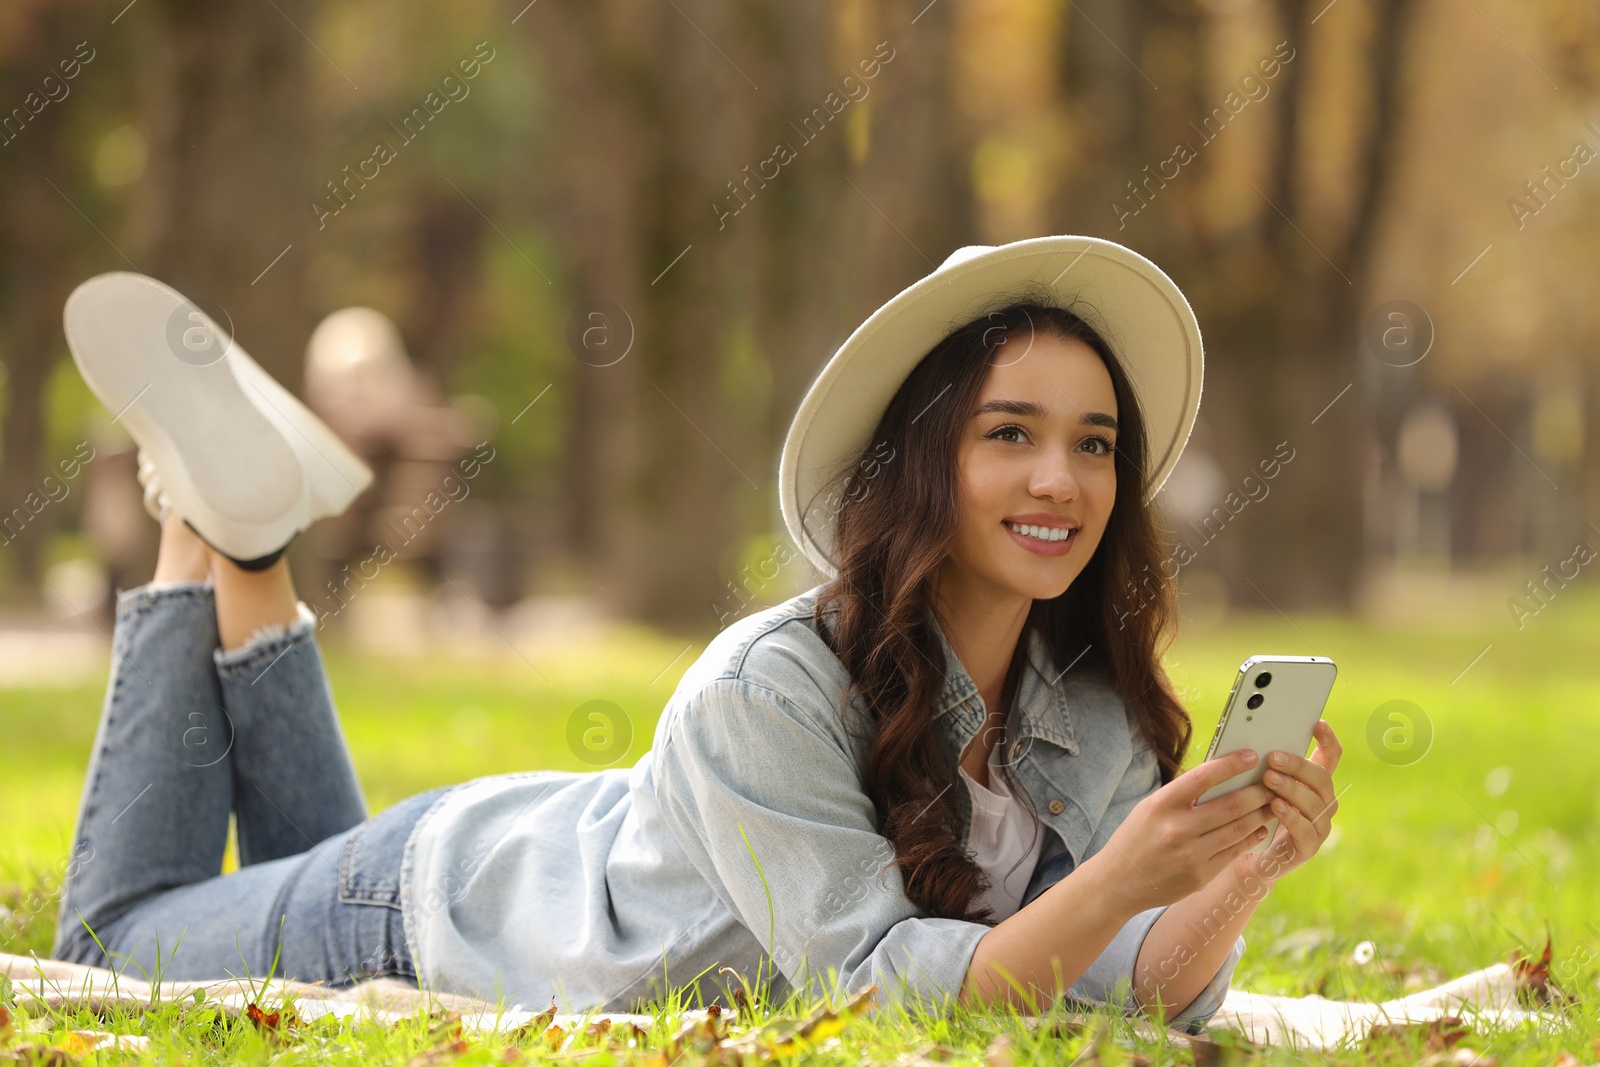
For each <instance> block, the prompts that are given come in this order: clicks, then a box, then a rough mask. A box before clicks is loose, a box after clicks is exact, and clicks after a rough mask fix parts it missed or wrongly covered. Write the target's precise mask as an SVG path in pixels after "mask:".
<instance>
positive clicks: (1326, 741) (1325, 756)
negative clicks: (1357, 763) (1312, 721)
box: [1311, 719, 1344, 774]
mask: <svg viewBox="0 0 1600 1067" xmlns="http://www.w3.org/2000/svg"><path fill="white" fill-rule="evenodd" d="M1311 736H1312V737H1314V738H1316V740H1317V750H1316V751H1315V752H1313V753H1312V754H1311V758H1312V759H1313V760H1315V761H1316V763H1317V766H1319V767H1321V768H1322V769H1323V770H1325V771H1327V772H1328V773H1329V774H1332V773H1333V769H1334V768H1335V767H1337V766H1339V757H1340V756H1343V755H1344V746H1343V745H1341V744H1339V738H1338V737H1336V736H1335V735H1334V732H1333V727H1332V726H1330V725H1329V724H1328V720H1327V719H1318V720H1317V725H1315V726H1313V727H1312V728H1311Z"/></svg>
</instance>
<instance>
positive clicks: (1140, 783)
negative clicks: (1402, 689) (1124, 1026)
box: [1067, 715, 1245, 1034]
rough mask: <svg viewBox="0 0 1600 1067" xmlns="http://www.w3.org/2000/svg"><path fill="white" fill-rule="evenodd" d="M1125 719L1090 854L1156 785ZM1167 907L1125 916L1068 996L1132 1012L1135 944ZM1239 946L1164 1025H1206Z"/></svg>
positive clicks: (1133, 727)
mask: <svg viewBox="0 0 1600 1067" xmlns="http://www.w3.org/2000/svg"><path fill="white" fill-rule="evenodd" d="M1128 722H1129V727H1128V733H1129V740H1130V742H1131V745H1132V750H1133V756H1132V759H1130V761H1129V763H1128V769H1127V771H1126V772H1125V773H1124V775H1123V777H1122V781H1121V782H1119V783H1118V784H1117V788H1116V791H1115V792H1114V793H1113V795H1112V797H1111V801H1110V803H1109V805H1108V806H1107V809H1106V813H1105V815H1104V817H1103V818H1102V819H1101V820H1100V825H1099V826H1098V827H1097V828H1096V832H1095V835H1094V840H1093V845H1092V846H1091V850H1090V853H1089V854H1090V855H1093V854H1094V853H1095V852H1098V851H1100V849H1102V848H1104V847H1105V843H1106V842H1107V841H1108V840H1110V838H1111V835H1112V834H1113V833H1115V832H1116V829H1117V827H1119V826H1121V825H1122V822H1123V820H1124V819H1126V818H1127V817H1128V815H1129V814H1130V813H1131V812H1132V811H1133V808H1134V806H1135V805H1136V804H1138V803H1139V802H1140V801H1141V800H1143V799H1144V798H1145V797H1147V796H1149V795H1150V794H1151V793H1153V792H1155V791H1156V790H1157V789H1159V788H1161V768H1160V764H1159V762H1158V761H1157V759H1156V756H1155V753H1154V752H1153V751H1151V749H1150V746H1149V744H1148V742H1146V741H1145V739H1144V735H1143V734H1142V733H1141V732H1140V731H1139V729H1138V726H1137V724H1136V723H1135V722H1134V720H1133V718H1132V716H1131V715H1130V716H1129V718H1128ZM1166 910H1167V905H1165V904H1163V905H1160V906H1159V907H1154V908H1149V909H1147V910H1145V911H1141V912H1140V913H1139V914H1137V915H1135V916H1134V917H1133V918H1131V919H1129V920H1128V921H1127V923H1125V924H1124V925H1123V927H1122V929H1121V930H1119V931H1117V934H1116V936H1115V937H1113V938H1112V939H1111V943H1110V944H1109V945H1107V946H1106V949H1105V951H1104V952H1102V953H1101V954H1100V957H1099V958H1098V959H1096V960H1095V961H1094V963H1092V964H1090V965H1089V969H1088V970H1087V971H1085V972H1084V973H1083V975H1082V977H1080V978H1079V979H1078V981H1077V982H1075V983H1073V985H1072V986H1071V987H1070V988H1069V989H1068V990H1067V995H1068V996H1069V997H1072V998H1074V999H1077V1000H1081V1001H1089V1002H1094V1003H1098V1004H1116V1005H1118V1006H1119V1007H1121V1008H1122V1010H1123V1011H1125V1012H1127V1011H1132V1010H1133V1004H1132V996H1131V987H1132V983H1133V971H1134V967H1135V966H1136V964H1137V963H1138V959H1139V949H1140V948H1141V947H1143V945H1144V939H1145V937H1146V936H1147V935H1148V934H1149V933H1150V928H1151V927H1153V926H1154V925H1155V924H1156V920H1157V919H1159V918H1161V915H1162V913H1163V912H1165V911H1166ZM1244 948H1245V940H1244V938H1243V937H1242V936H1241V937H1239V938H1238V939H1237V940H1236V941H1235V942H1234V946H1233V950H1232V951H1231V952H1230V953H1229V954H1228V957H1227V959H1225V960H1224V961H1223V962H1222V965H1221V966H1220V967H1218V968H1217V973H1216V974H1215V975H1214V976H1213V977H1212V979H1211V981H1210V983H1209V984H1207V985H1206V987H1205V988H1204V989H1203V990H1201V991H1200V993H1199V995H1198V996H1196V997H1195V999H1194V1000H1193V1001H1192V1002H1191V1003H1189V1004H1188V1005H1187V1006H1186V1007H1185V1008H1184V1009H1183V1011H1181V1012H1179V1013H1178V1014H1177V1015H1174V1016H1173V1017H1172V1018H1170V1019H1168V1020H1167V1025H1168V1026H1173V1027H1178V1026H1181V1027H1182V1028H1183V1029H1184V1030H1186V1031H1187V1032H1189V1033H1192V1034H1198V1033H1200V1032H1201V1031H1202V1030H1203V1029H1204V1028H1205V1024H1206V1022H1207V1021H1208V1020H1209V1019H1210V1018H1211V1016H1213V1015H1215V1014H1216V1013H1217V1011H1218V1010H1219V1009H1221V1007H1222V1001H1223V998H1224V997H1226V996H1227V993H1228V987H1229V985H1230V983H1231V982H1232V980H1233V972H1234V968H1235V967H1236V966H1238V963H1239V958H1240V957H1241V956H1242V955H1243V954H1244Z"/></svg>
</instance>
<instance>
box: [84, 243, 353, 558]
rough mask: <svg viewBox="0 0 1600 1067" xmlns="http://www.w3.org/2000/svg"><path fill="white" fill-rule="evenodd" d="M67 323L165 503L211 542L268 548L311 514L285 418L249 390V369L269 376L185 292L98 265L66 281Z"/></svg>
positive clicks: (242, 549) (244, 552)
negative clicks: (99, 269)
mask: <svg viewBox="0 0 1600 1067" xmlns="http://www.w3.org/2000/svg"><path fill="white" fill-rule="evenodd" d="M63 322H64V326H65V329H66V335H67V344H68V347H69V348H70V349H71V350H72V357H73V360H74V362H76V363H77V365H78V370H79V371H80V372H81V373H82V375H83V378H84V381H85V382H86V383H88V385H89V388H90V389H91V390H92V391H93V392H94V394H95V395H96V396H97V397H99V399H100V401H101V402H102V403H104V404H105V405H106V407H107V408H109V409H110V410H111V411H112V412H113V415H114V418H113V421H120V422H121V423H122V424H123V425H124V426H126V427H127V429H128V432H129V433H130V434H131V435H132V436H133V438H134V440H135V441H137V442H138V444H139V446H140V447H141V448H143V449H144V450H145V452H146V454H147V456H148V457H149V459H150V460H151V462H153V463H154V464H155V466H156V469H157V470H158V471H159V472H160V477H161V484H162V490H163V491H164V492H165V494H166V496H167V499H168V501H169V503H170V504H171V506H172V508H173V510H174V511H176V512H177V513H178V514H179V515H181V516H182V517H183V518H185V519H187V520H189V522H190V523H191V524H192V525H193V526H194V527H195V528H196V529H197V530H198V531H199V532H200V533H201V535H202V536H204V537H205V539H206V540H207V541H209V542H210V543H211V544H212V545H214V546H215V547H217V548H218V549H219V550H221V551H222V552H224V553H226V554H227V555H229V556H233V557H235V558H237V559H253V558H257V557H260V556H265V555H267V554H268V553H271V552H273V551H275V550H277V549H279V548H282V547H283V546H284V545H285V544H286V543H288V541H289V540H290V539H291V538H292V537H293V536H294V535H295V534H296V533H298V532H299V531H301V530H303V529H304V528H305V527H307V526H309V525H310V524H311V522H312V521H313V519H314V518H315V517H317V516H315V515H314V514H313V512H312V501H311V496H312V494H311V493H310V491H309V487H308V485H307V477H306V476H305V474H304V473H303V469H302V466H301V462H300V458H299V455H298V453H297V450H296V449H295V448H294V447H293V445H292V443H291V442H290V441H289V440H288V439H287V435H286V433H285V432H284V430H283V428H282V426H281V425H280V424H283V423H286V422H288V421H289V420H288V419H287V418H286V417H285V416H283V415H282V413H281V412H278V411H276V410H273V409H271V408H270V407H269V408H267V409H264V408H263V406H262V403H261V401H259V400H258V399H256V397H255V396H252V395H251V394H252V392H254V393H255V394H256V395H257V396H260V395H262V394H263V393H265V392H266V391H267V390H265V389H264V387H262V385H261V383H260V381H259V380H258V379H257V378H256V377H255V375H257V374H259V375H260V377H261V378H265V379H266V380H267V381H269V382H270V381H271V379H270V377H268V376H267V375H266V372H265V371H262V370H261V369H260V368H259V367H258V366H255V364H254V361H253V360H250V359H249V356H248V354H246V353H245V352H244V351H243V349H242V348H240V347H239V345H238V344H237V342H234V341H232V340H231V339H230V338H229V337H228V334H227V333H226V332H225V331H223V330H222V329H220V328H219V327H218V326H217V324H216V323H214V322H213V321H212V320H211V319H210V318H209V317H208V316H206V315H205V314H204V313H203V312H202V311H200V310H199V309H198V308H197V307H196V306H195V305H194V304H193V303H192V302H190V301H189V300H187V299H186V298H185V297H184V296H183V295H182V294H180V293H178V292H177V291H176V290H174V289H172V288H171V287H169V286H166V285H163V284H162V283H160V282H158V281H156V280H155V279H153V278H148V277H145V276H144V275H140V274H132V273H127V272H115V273H111V274H102V275H99V276H97V277H94V278H91V279H89V280H88V281H86V282H84V283H83V284H82V285H80V286H78V288H77V289H75V290H73V292H72V295H71V296H70V297H68V298H67V304H66V308H65V310H64V313H63ZM246 361H248V366H247V365H246ZM251 368H253V371H252V369H251ZM272 384H273V385H274V386H276V385H277V383H276V382H273V383H272ZM278 389H280V390H281V389H282V387H281V386H278ZM284 395H285V396H287V395H288V394H287V392H286V391H285V392H284ZM280 399H281V398H280ZM296 404H298V401H296ZM302 410H303V409H302ZM305 414H306V415H308V416H309V414H310V413H309V412H306V413H305ZM274 415H277V416H278V417H276V418H274ZM311 418H313V419H314V418H315V417H314V416H311ZM318 421H319V422H320V420H318ZM340 448H343V446H342V445H340ZM346 451H348V450H346ZM351 458H352V459H353V458H354V457H351ZM356 462H357V463H358V464H359V460H357V461H356ZM357 491H358V492H359V490H357ZM352 498H353V494H352Z"/></svg>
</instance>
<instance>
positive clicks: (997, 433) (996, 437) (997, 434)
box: [984, 424, 1025, 441]
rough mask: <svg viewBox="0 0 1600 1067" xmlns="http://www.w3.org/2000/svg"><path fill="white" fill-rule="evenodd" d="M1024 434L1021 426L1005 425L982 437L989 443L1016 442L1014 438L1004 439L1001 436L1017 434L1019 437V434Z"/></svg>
mask: <svg viewBox="0 0 1600 1067" xmlns="http://www.w3.org/2000/svg"><path fill="white" fill-rule="evenodd" d="M1024 432H1025V431H1024V430H1023V429H1022V427H1021V426H1013V425H1009V424H1008V425H1005V426H1001V427H998V428H996V429H994V430H991V431H990V432H989V433H987V434H985V435H984V436H985V437H987V438H988V439H989V440H991V441H1012V440H1016V438H1012V437H1005V436H1003V435H1005V434H1019V435H1020V434H1022V433H1024Z"/></svg>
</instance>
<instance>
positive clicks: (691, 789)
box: [656, 678, 990, 1004]
mask: <svg viewBox="0 0 1600 1067" xmlns="http://www.w3.org/2000/svg"><path fill="white" fill-rule="evenodd" d="M665 725H666V729H664V730H663V731H662V733H661V736H660V737H658V739H657V741H658V743H657V745H656V750H657V751H656V776H657V796H658V800H659V802H660V806H661V811H662V813H663V817H664V818H665V819H666V821H667V824H668V825H669V826H670V827H671V829H672V830H673V832H674V833H675V834H676V836H677V838H678V840H679V842H680V843H681V845H682V847H683V848H684V850H685V851H686V852H687V853H688V854H689V856H690V858H691V860H692V861H693V862H694V864H695V865H696V867H697V868H698V869H699V870H700V873H701V874H702V875H703V876H704V877H705V878H706V880H707V882H708V883H710V885H711V886H712V888H713V889H714V891H715V892H716V893H717V894H718V896H719V897H721V898H722V900H723V902H724V903H725V904H726V906H727V907H728V908H729V909H730V910H731V911H732V913H733V914H734V915H736V916H738V917H739V919H740V921H741V922H742V923H743V924H744V925H745V926H746V927H747V928H748V929H749V930H750V931H751V933H752V934H753V935H754V936H755V937H756V939H757V940H758V941H759V942H760V943H761V945H762V947H763V948H764V949H765V951H766V952H767V953H768V955H769V956H770V957H771V958H772V961H773V963H774V964H775V965H776V966H777V967H778V969H779V970H780V971H781V972H782V973H783V975H784V977H785V978H786V979H788V981H789V983H790V984H791V986H794V987H796V988H806V989H807V991H808V992H817V991H822V992H826V993H829V994H834V995H838V994H840V993H855V992H859V991H861V990H862V989H865V988H866V987H867V986H869V985H873V984H876V985H877V986H878V988H879V989H880V990H882V991H883V995H884V996H885V998H886V999H887V1000H889V1001H890V1002H892V1003H907V1002H913V1001H914V1002H921V1003H925V1004H926V1003H938V1002H941V1001H943V1000H944V999H945V998H948V999H949V1000H951V1001H953V1000H954V999H955V998H956V997H958V996H959V994H960V991H961V986H962V983H963V981H964V980H965V978H966V973H967V968H968V966H969V965H970V963H971V960H972V954H973V951H974V950H975V949H976V948H977V945H978V942H979V941H980V940H982V938H983V936H984V935H985V934H986V933H987V932H988V931H989V929H990V927H988V926H985V925H983V924H982V923H973V922H967V921H964V920H960V919H944V918H935V917H930V916H928V915H927V914H926V913H925V912H924V911H922V910H921V909H920V908H918V907H917V906H916V905H915V904H913V903H912V902H911V900H910V898H909V897H907V896H906V894H905V890H904V883H903V881H902V879H901V875H900V872H899V870H898V868H893V867H887V864H888V863H889V861H890V860H892V859H893V858H894V849H893V847H892V846H891V845H890V844H889V842H888V840H887V839H885V838H884V837H882V836H881V835H880V834H879V833H878V832H877V831H876V829H875V822H876V819H875V812H874V809H873V805H872V801H871V799H870V798H868V797H867V795H866V794H865V793H864V792H863V791H862V789H861V785H860V782H859V779H858V777H857V772H856V767H855V763H854V760H853V758H852V756H851V754H850V752H849V750H848V748H847V747H846V743H845V741H844V739H843V737H842V734H841V733H838V732H835V731H833V730H830V729H829V728H828V727H827V726H825V725H823V724H822V723H820V722H818V721H817V720H816V719H815V718H813V717H811V716H808V715H807V714H806V712H805V711H804V710H802V709H801V708H800V707H798V706H797V705H796V704H795V703H794V702H793V701H792V700H790V699H789V698H788V697H785V696H783V695H781V694H779V693H777V692H775V691H773V690H771V689H767V688H765V687H763V686H760V685H757V684H755V683H753V682H750V681H747V680H743V679H737V678H723V679H718V680H716V681H713V682H710V683H708V684H707V685H705V686H704V687H703V688H702V689H701V690H700V691H699V692H697V693H695V694H694V695H693V696H691V697H690V698H689V699H688V700H687V701H686V702H685V703H684V704H682V705H680V707H679V708H678V709H676V714H675V717H674V719H673V720H672V721H671V722H669V723H667V724H665ZM841 729H842V728H841Z"/></svg>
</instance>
